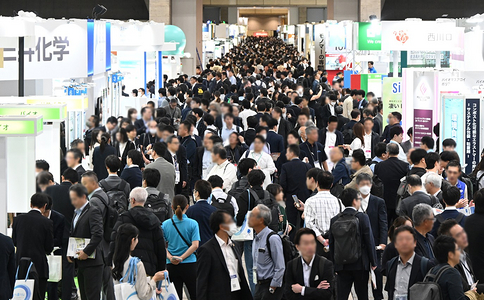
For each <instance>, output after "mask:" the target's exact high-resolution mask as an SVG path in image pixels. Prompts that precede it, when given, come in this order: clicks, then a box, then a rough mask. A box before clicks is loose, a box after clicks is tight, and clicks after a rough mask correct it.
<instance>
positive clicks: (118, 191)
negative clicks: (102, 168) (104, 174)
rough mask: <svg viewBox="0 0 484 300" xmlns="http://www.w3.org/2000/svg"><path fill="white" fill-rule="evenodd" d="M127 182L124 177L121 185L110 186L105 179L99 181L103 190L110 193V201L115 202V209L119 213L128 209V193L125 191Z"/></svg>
mask: <svg viewBox="0 0 484 300" xmlns="http://www.w3.org/2000/svg"><path fill="white" fill-rule="evenodd" d="M126 184H127V183H126V181H124V180H122V179H121V182H120V183H119V185H118V186H114V187H108V186H107V185H106V181H105V180H104V179H103V180H101V181H100V182H99V185H100V186H101V188H102V189H103V191H104V192H105V193H106V194H107V195H108V199H109V202H110V203H113V206H114V209H115V210H116V211H117V212H118V214H121V213H123V212H125V211H127V210H128V197H126V194H125V193H124V188H125V187H126Z"/></svg>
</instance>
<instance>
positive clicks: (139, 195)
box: [129, 187, 148, 203]
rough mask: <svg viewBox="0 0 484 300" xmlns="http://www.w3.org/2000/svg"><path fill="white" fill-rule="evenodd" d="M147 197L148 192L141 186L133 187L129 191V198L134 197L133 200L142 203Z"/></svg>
mask: <svg viewBox="0 0 484 300" xmlns="http://www.w3.org/2000/svg"><path fill="white" fill-rule="evenodd" d="M146 198H148V192H147V191H146V190H145V189H144V188H142V187H135V188H134V189H133V190H132V191H131V193H129V199H134V201H135V202H138V203H144V202H145V201H146Z"/></svg>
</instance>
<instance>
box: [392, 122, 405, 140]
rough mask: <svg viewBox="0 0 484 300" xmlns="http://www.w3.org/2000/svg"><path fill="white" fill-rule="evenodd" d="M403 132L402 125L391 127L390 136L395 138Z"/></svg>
mask: <svg viewBox="0 0 484 300" xmlns="http://www.w3.org/2000/svg"><path fill="white" fill-rule="evenodd" d="M400 134H403V129H402V127H401V126H398V125H397V126H393V127H392V128H390V138H391V139H393V137H394V136H396V135H400Z"/></svg>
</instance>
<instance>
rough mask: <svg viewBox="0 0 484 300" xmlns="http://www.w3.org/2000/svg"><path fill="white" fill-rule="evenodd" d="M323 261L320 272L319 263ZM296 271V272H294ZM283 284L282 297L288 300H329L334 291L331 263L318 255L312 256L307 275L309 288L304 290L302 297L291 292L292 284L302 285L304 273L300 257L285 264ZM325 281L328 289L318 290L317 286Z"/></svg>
mask: <svg viewBox="0 0 484 300" xmlns="http://www.w3.org/2000/svg"><path fill="white" fill-rule="evenodd" d="M321 261H323V266H324V267H323V270H320V267H319V266H320V262H321ZM294 270H296V272H294ZM284 278H285V283H284V295H285V296H286V299H288V300H304V299H309V300H311V299H312V300H324V299H331V296H332V294H333V290H334V272H333V263H332V262H331V261H330V260H328V259H326V258H324V257H322V256H319V255H317V254H316V255H315V256H314V261H313V265H312V266H311V272H310V275H309V286H306V287H305V289H304V296H302V295H301V294H296V293H294V292H293V291H292V285H293V284H300V285H302V286H305V285H304V273H303V265H302V261H301V257H300V256H298V257H296V258H295V259H293V260H291V261H290V262H288V263H287V267H286V275H285V277H284ZM324 280H326V281H327V282H328V283H329V285H330V286H329V289H327V290H323V289H318V288H317V287H318V285H319V284H320V283H321V281H324Z"/></svg>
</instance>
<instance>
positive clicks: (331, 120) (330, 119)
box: [328, 116, 338, 124]
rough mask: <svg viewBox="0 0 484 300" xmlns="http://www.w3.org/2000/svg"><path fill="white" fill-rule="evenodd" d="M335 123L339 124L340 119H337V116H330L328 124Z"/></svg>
mask: <svg viewBox="0 0 484 300" xmlns="http://www.w3.org/2000/svg"><path fill="white" fill-rule="evenodd" d="M333 122H338V117H336V116H330V117H329V118H328V124H329V123H333Z"/></svg>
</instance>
